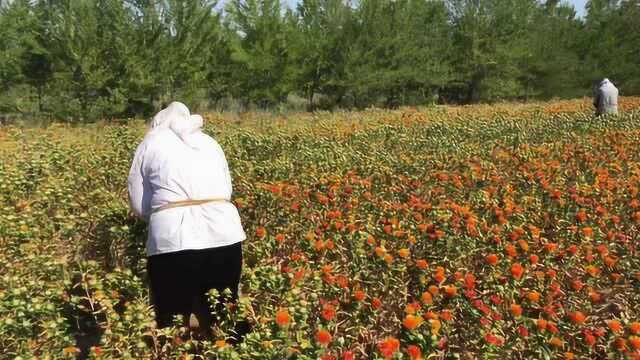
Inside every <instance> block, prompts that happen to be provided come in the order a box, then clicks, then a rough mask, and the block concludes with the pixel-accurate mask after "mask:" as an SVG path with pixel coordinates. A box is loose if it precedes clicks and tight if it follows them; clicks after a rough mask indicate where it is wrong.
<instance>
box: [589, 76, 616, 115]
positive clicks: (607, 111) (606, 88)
mask: <svg viewBox="0 0 640 360" xmlns="http://www.w3.org/2000/svg"><path fill="white" fill-rule="evenodd" d="M593 106H594V107H595V108H596V116H600V115H617V114H618V88H616V87H615V85H613V83H612V82H611V81H609V79H606V78H605V79H603V80H602V81H601V82H600V83H599V84H598V87H597V89H596V92H595V96H594V99H593Z"/></svg>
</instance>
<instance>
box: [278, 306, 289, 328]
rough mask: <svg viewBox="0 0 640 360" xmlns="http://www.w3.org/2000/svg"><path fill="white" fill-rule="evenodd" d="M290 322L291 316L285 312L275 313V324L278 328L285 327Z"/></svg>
mask: <svg viewBox="0 0 640 360" xmlns="http://www.w3.org/2000/svg"><path fill="white" fill-rule="evenodd" d="M290 322H291V316H290V315H289V312H288V311H287V310H284V309H283V310H278V312H277V313H276V324H278V326H280V327H285V326H287V325H289V323H290Z"/></svg>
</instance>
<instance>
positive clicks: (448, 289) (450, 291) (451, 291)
mask: <svg viewBox="0 0 640 360" xmlns="http://www.w3.org/2000/svg"><path fill="white" fill-rule="evenodd" d="M444 293H445V294H447V296H448V297H454V296H456V294H457V293H458V288H456V287H455V285H447V286H445V287H444Z"/></svg>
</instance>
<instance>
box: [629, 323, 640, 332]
mask: <svg viewBox="0 0 640 360" xmlns="http://www.w3.org/2000/svg"><path fill="white" fill-rule="evenodd" d="M629 330H630V331H631V333H632V334H634V335H638V334H640V322H632V323H631V324H629Z"/></svg>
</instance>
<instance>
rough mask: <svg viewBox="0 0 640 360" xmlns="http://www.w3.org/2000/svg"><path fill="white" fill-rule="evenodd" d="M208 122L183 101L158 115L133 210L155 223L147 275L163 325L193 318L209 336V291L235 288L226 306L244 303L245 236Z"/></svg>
mask: <svg viewBox="0 0 640 360" xmlns="http://www.w3.org/2000/svg"><path fill="white" fill-rule="evenodd" d="M202 123H203V119H202V117H201V116H199V115H191V114H190V112H189V109H188V108H187V107H186V106H185V105H184V104H182V103H177V102H176V103H172V104H170V105H169V106H168V107H167V108H165V109H163V110H162V111H160V112H159V113H158V114H156V116H154V119H153V122H152V124H151V128H152V130H150V131H149V132H148V133H147V135H146V136H145V138H144V140H143V141H142V143H141V144H140V145H139V146H138V148H137V150H136V153H135V155H134V158H133V161H132V164H131V169H130V172H129V179H128V186H129V198H130V201H131V209H132V210H133V212H134V213H135V214H136V215H137V216H139V217H140V218H142V219H144V220H146V221H148V223H149V236H148V239H147V255H148V257H147V274H148V277H149V283H150V290H151V291H150V292H151V297H152V302H153V304H154V307H155V311H156V322H157V324H158V326H159V327H166V326H170V325H171V324H172V320H173V317H174V316H175V315H183V316H185V318H189V315H190V314H191V313H193V314H195V315H196V317H197V319H198V323H199V325H204V326H202V330H203V331H206V329H209V326H208V324H210V322H211V320H212V318H211V313H210V312H209V303H208V295H207V294H208V292H209V291H210V290H212V289H215V290H217V291H218V293H220V294H222V293H223V291H224V290H226V289H229V290H230V291H231V299H225V301H226V300H231V301H232V302H233V301H236V300H237V298H238V284H239V281H240V276H241V275H240V274H241V271H242V244H241V242H242V241H243V240H245V238H246V235H245V233H244V230H243V229H242V224H241V221H240V216H239V214H238V211H237V209H236V207H235V206H234V205H233V203H232V202H231V192H232V186H231V175H230V173H229V169H228V166H227V161H226V159H225V156H224V152H223V151H222V148H221V147H220V145H218V143H217V142H216V141H215V140H214V139H213V138H211V137H209V136H208V135H206V134H204V133H203V132H202V131H201V128H202ZM218 301H219V303H218V304H217V305H219V304H221V303H222V302H221V301H222V298H220V299H219V300H218ZM218 310H220V311H221V309H217V310H216V311H218Z"/></svg>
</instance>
